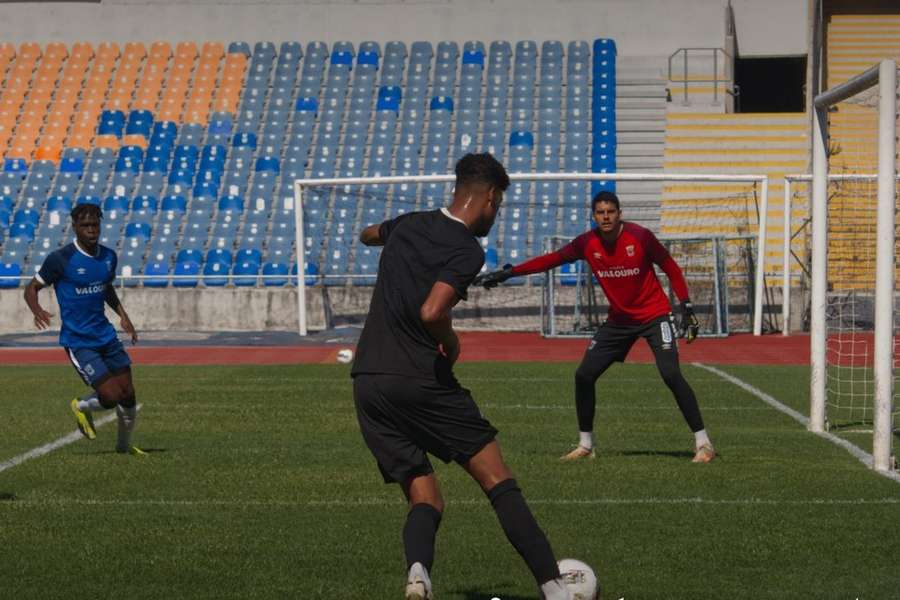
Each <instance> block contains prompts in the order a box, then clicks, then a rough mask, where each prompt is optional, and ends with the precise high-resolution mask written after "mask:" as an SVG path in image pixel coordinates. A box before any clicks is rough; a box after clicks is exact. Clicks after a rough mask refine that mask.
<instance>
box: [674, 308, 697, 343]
mask: <svg viewBox="0 0 900 600" xmlns="http://www.w3.org/2000/svg"><path fill="white" fill-rule="evenodd" d="M679 329H680V330H681V331H680V332H679V334H680V335H681V337H683V338H684V339H685V341H687V343H688V344H690V343H691V342H693V341H694V340H695V339H697V334H698V333H700V321H698V320H697V315H695V314H694V305H693V304H691V301H690V300H685V301H684V302H682V303H681V325H680V327H679Z"/></svg>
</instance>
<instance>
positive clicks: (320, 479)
mask: <svg viewBox="0 0 900 600" xmlns="http://www.w3.org/2000/svg"><path fill="white" fill-rule="evenodd" d="M722 369H723V370H725V371H727V372H729V373H730V374H732V375H735V376H737V377H739V378H741V379H743V380H745V381H747V382H749V383H751V384H753V385H755V386H757V387H759V388H760V389H762V390H764V391H766V392H767V393H769V394H771V395H773V396H774V397H776V398H777V399H778V400H780V401H781V402H784V403H785V404H789V405H790V406H792V407H793V408H796V409H797V410H799V411H801V412H803V413H806V410H807V409H806V401H807V400H806V398H807V391H806V390H807V389H808V384H807V381H808V375H807V371H806V369H803V368H794V367H769V368H764V369H763V368H759V367H752V368H751V367H722ZM348 372H349V369H348V367H346V366H280V367H258V366H252V367H251V366H247V367H202V368H198V367H184V368H181V367H151V366H141V365H136V366H135V384H136V388H137V392H138V401H139V402H140V403H141V404H142V405H143V409H142V411H141V414H140V418H139V421H138V429H137V432H136V434H135V441H136V442H137V443H138V445H140V446H141V447H143V448H145V449H147V450H149V451H150V456H149V457H146V458H138V457H130V456H120V455H117V454H115V453H114V452H113V445H114V440H115V424H114V423H110V424H108V425H105V426H104V427H101V428H100V429H99V431H98V439H97V440H96V441H95V442H88V441H86V440H79V441H77V442H75V443H73V444H69V445H66V446H64V447H62V448H60V449H57V450H55V451H53V452H50V453H49V454H47V455H45V456H41V457H39V458H35V459H32V460H28V461H25V462H23V463H22V464H19V465H17V466H15V467H12V468H8V469H5V470H3V471H2V472H0V555H2V558H0V597H2V598H15V599H30V598H34V599H40V600H47V599H50V598H65V599H66V600H70V599H72V598H121V599H128V600H139V599H151V598H153V599H155V598H160V599H161V598H166V599H169V598H216V599H223V598H234V599H238V598H240V599H250V598H279V599H280V598H304V599H305V598H353V599H356V598H359V599H382V598H384V599H392V598H401V597H402V590H403V583H404V575H405V573H404V560H403V551H402V547H401V537H400V531H401V527H402V523H403V519H404V516H405V507H404V504H403V502H402V498H401V494H400V491H399V489H398V488H397V487H396V486H386V485H384V484H382V483H381V480H380V476H379V474H378V471H377V469H376V467H375V464H374V461H373V459H372V458H371V455H370V454H369V453H368V450H367V449H366V448H365V446H364V445H363V442H362V440H361V438H360V436H359V432H358V428H357V424H356V419H355V415H354V411H353V404H352V399H351V385H350V379H349V376H348ZM457 373H458V376H459V378H460V380H461V381H462V383H463V385H465V386H466V387H469V388H470V389H471V390H472V392H473V394H474V396H475V399H476V401H477V402H478V403H479V405H480V406H481V408H482V411H483V413H484V414H485V416H486V417H487V418H488V419H490V420H491V421H492V422H493V423H494V425H495V426H496V427H497V428H498V429H500V437H499V440H500V443H501V445H502V448H503V451H504V455H505V457H506V459H507V461H508V462H509V464H510V465H511V467H512V469H513V471H514V472H515V474H516V477H517V479H518V480H519V483H520V485H521V487H522V489H523V491H524V492H525V496H526V498H527V499H528V500H529V502H530V504H531V506H532V508H533V510H534V512H535V514H536V515H537V518H538V520H539V522H540V523H541V525H542V527H543V528H544V530H545V531H546V532H547V534H548V537H549V538H550V541H551V543H552V544H553V546H554V548H555V550H556V552H557V555H558V557H559V558H563V557H575V558H579V559H581V560H584V561H586V562H587V563H589V564H591V565H592V566H593V567H594V568H595V570H596V572H597V574H598V576H599V578H600V581H601V583H602V585H603V589H604V598H612V599H617V598H622V597H624V598H626V599H627V600H632V599H643V598H648V599H658V598H665V599H669V598H673V599H675V598H685V599H691V600H696V599H718V598H721V599H729V600H730V599H740V598H748V599H749V598H753V599H754V600H758V599H762V598H772V599H775V598H778V599H783V598H847V599H851V600H852V599H854V598H857V597H858V598H860V599H861V600H864V599H869V598H871V599H876V598H896V597H897V594H898V590H900V570H898V569H897V565H896V557H897V556H898V554H900V536H897V535H895V534H893V533H891V532H892V531H893V527H894V526H895V525H896V522H897V520H898V517H900V484H897V483H895V482H893V481H890V480H888V479H885V478H883V477H879V476H877V475H875V474H873V473H872V472H870V471H869V470H867V469H866V468H865V467H864V466H863V465H862V464H861V463H859V462H858V461H857V460H856V459H855V458H853V457H852V456H850V455H849V454H848V453H847V452H846V451H844V450H842V449H840V448H838V447H836V446H834V445H832V444H830V443H828V442H827V441H825V440H822V439H820V438H817V437H815V436H813V435H812V434H810V433H807V432H806V431H805V430H804V429H803V428H802V427H801V426H800V425H798V424H797V423H796V422H794V421H792V420H791V419H790V418H788V417H787V416H785V415H782V414H781V413H779V412H776V411H775V410H773V409H771V408H770V407H768V406H767V405H765V404H763V403H762V402H761V401H759V400H758V399H757V398H755V397H754V396H752V395H751V394H749V393H747V392H745V391H743V390H741V389H739V388H737V387H736V386H734V385H732V384H730V383H728V382H726V381H724V380H722V379H720V378H719V377H717V376H716V375H714V374H712V373H709V372H707V371H705V370H702V369H699V368H696V367H690V366H687V367H685V375H686V377H687V378H688V380H689V381H690V382H691V384H692V385H693V387H694V389H695V390H696V392H697V395H698V398H699V400H700V405H701V409H702V410H703V414H704V419H705V421H706V425H707V429H708V430H709V432H710V434H711V435H712V437H713V440H714V442H715V443H716V446H717V448H718V449H719V451H720V453H721V458H720V459H719V460H717V461H715V462H714V463H712V464H710V465H693V464H691V463H690V457H691V449H692V436H691V435H690V433H689V431H688V429H687V427H686V425H685V424H684V422H683V421H682V418H681V416H680V413H679V412H678V410H677V408H676V406H675V403H674V401H673V399H672V397H671V395H670V394H669V392H668V390H667V389H666V388H665V387H664V385H663V384H662V382H661V381H660V379H659V377H658V376H657V374H656V371H655V368H654V367H653V366H651V365H621V366H615V367H613V368H612V369H611V370H610V371H609V372H608V373H607V374H606V375H604V377H603V378H601V380H600V382H599V384H598V398H599V402H598V408H597V430H596V436H597V439H598V443H599V447H598V457H597V459H596V460H594V461H591V462H582V463H578V464H562V463H560V462H559V461H558V456H559V455H561V454H563V453H564V452H565V451H566V450H568V448H569V446H570V444H572V443H574V442H575V441H576V429H577V428H576V422H575V412H574V403H573V399H572V390H573V374H574V365H571V364H540V363H528V364H463V365H461V366H460V367H459V368H458V370H457ZM0 377H2V380H3V382H4V385H3V391H2V392H0V394H2V396H0V398H2V406H3V412H2V414H3V426H2V436H0V463H2V462H3V461H7V460H9V459H10V458H12V457H14V456H18V455H21V454H22V453H25V452H27V451H29V450H31V449H33V448H36V447H39V446H42V445H44V444H47V443H49V442H52V441H53V440H56V439H58V438H60V437H61V436H63V435H66V434H68V433H70V432H72V431H73V430H74V420H73V419H72V417H71V413H70V412H69V408H68V401H69V400H70V399H71V398H72V397H73V396H75V395H76V394H81V393H83V391H84V388H83V385H82V384H81V383H80V381H79V380H78V379H77V377H76V375H75V373H74V372H73V371H72V369H71V368H69V367H0ZM864 449H866V450H867V451H869V450H870V448H868V447H865V448H864ZM436 468H437V472H438V476H439V478H440V481H441V485H442V491H443V493H444V496H445V499H446V500H447V502H448V505H447V510H446V513H445V516H444V520H443V523H442V525H441V529H440V531H439V533H438V544H437V559H436V565H435V568H434V572H433V580H434V584H435V595H436V597H437V598H439V600H450V599H455V600H475V599H484V600H487V599H490V598H500V599H501V600H516V599H524V598H534V597H536V595H537V594H536V588H535V586H534V583H533V581H532V580H531V577H530V575H529V573H528V571H527V570H526V568H525V566H524V564H523V563H522V562H521V560H520V559H519V558H518V556H517V555H516V554H515V552H514V551H513V550H512V548H511V547H510V546H509V545H508V543H507V542H506V539H505V538H504V536H503V533H502V530H501V529H500V527H499V525H498V523H497V521H496V518H495V516H494V514H493V512H492V511H491V509H490V505H489V503H488V502H487V500H486V499H485V498H484V496H483V494H482V493H481V492H480V490H479V489H478V487H477V486H476V485H475V484H474V482H472V481H470V480H469V479H468V477H467V476H466V475H465V473H464V472H463V471H462V470H461V469H459V468H458V467H456V466H454V465H443V464H442V463H436Z"/></svg>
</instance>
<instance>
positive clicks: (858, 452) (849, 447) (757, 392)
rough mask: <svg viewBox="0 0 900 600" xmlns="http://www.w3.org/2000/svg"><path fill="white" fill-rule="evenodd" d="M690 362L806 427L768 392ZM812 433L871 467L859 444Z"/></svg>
mask: <svg viewBox="0 0 900 600" xmlns="http://www.w3.org/2000/svg"><path fill="white" fill-rule="evenodd" d="M692 364H693V365H694V366H696V367H700V368H701V369H706V370H707V371H709V372H710V373H715V374H716V375H718V376H719V377H721V378H722V379H724V380H726V381H729V382H731V383H733V384H734V385H736V386H738V387H739V388H741V389H743V390H745V391H747V392H750V393H751V394H753V395H754V396H756V397H757V398H759V399H760V400H762V401H763V402H765V403H766V404H768V405H769V406H771V407H772V408H774V409H775V410H777V411H779V412H782V413H784V414H786V415H788V416H789V417H791V418H792V419H794V420H795V421H797V422H798V423H800V424H801V425H803V427H804V428H806V427H807V426H808V425H809V418H808V417H807V416H806V415H803V414H801V413H799V412H797V411H796V410H794V409H793V408H791V407H790V406H785V405H784V404H782V403H781V402H779V401H778V400H776V399H775V398H773V397H772V396H770V395H769V394H767V393H765V392H764V391H762V390H761V389H759V388H756V387H754V386H752V385H750V384H749V383H747V382H746V381H743V380H742V379H738V378H737V377H735V376H734V375H730V374H728V373H726V372H725V371H721V370H719V369H717V368H715V367H711V366H709V365H704V364H703V363H692ZM813 433H814V434H815V435H817V436H819V437H821V438H824V439H826V440H828V441H829V442H831V443H832V444H835V445H837V446H840V447H841V448H843V449H844V450H846V451H847V452H849V453H850V454H852V455H853V456H854V457H856V459H857V460H859V462H861V463H862V464H864V465H866V466H867V467H869V468H870V469H872V465H873V463H874V460H873V458H872V455H871V454H869V453H868V452H866V451H865V450H863V449H862V448H860V447H859V446H856V445H855V444H851V443H850V442H848V441H847V440H845V439H843V438H840V437H838V436H836V435H834V434H833V433H828V432H827V431H823V432H821V433H820V432H813ZM872 470H873V471H874V472H875V473H877V474H878V475H883V476H884V477H887V478H888V479H891V480H893V481H896V482H898V483H900V473H898V472H896V471H875V470H874V469H872Z"/></svg>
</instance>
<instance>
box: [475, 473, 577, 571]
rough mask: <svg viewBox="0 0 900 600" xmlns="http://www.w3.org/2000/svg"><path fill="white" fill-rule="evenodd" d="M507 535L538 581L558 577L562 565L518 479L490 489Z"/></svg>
mask: <svg viewBox="0 0 900 600" xmlns="http://www.w3.org/2000/svg"><path fill="white" fill-rule="evenodd" d="M487 496H488V498H489V499H490V501H491V505H493V507H494V512H496V513H497V518H498V519H499V520H500V526H501V527H503V532H504V533H506V539H508V540H509V542H510V543H511V544H512V545H513V548H515V549H516V552H518V553H519V556H521V557H522V558H523V559H524V560H525V564H527V565H528V568H529V569H530V570H531V574H532V575H534V578H535V580H536V581H537V583H538V585H541V584H543V583H546V582H548V581H550V580H551V579H556V578H557V577H559V566H557V564H556V557H555V556H553V549H552V548H551V547H550V542H548V541H547V536H545V535H544V532H543V531H541V528H540V527H539V526H538V524H537V521H536V520H535V519H534V515H533V514H531V509H529V508H528V504H526V503H525V496H523V495H522V490H520V489H519V486H518V485H517V484H516V480H515V479H506V480H504V481H501V482H500V483H498V484H497V485H495V486H494V487H493V488H491V491H489V492H488V493H487Z"/></svg>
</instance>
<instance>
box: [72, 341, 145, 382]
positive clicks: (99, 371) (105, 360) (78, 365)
mask: <svg viewBox="0 0 900 600" xmlns="http://www.w3.org/2000/svg"><path fill="white" fill-rule="evenodd" d="M65 350H66V354H67V355H68V356H69V360H70V361H72V366H73V367H75V370H76V371H78V375H79V376H80V377H81V378H82V379H83V380H84V382H85V383H86V384H88V385H89V386H91V387H96V386H97V384H98V383H100V382H102V381H103V380H104V379H105V378H107V377H109V376H110V375H118V374H119V373H123V372H125V371H126V370H128V368H129V367H130V366H131V358H130V357H129V356H128V353H127V352H125V347H124V346H123V345H122V342H120V341H119V340H115V341H112V342H110V343H109V344H107V345H105V346H100V347H99V348H66V349H65Z"/></svg>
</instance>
